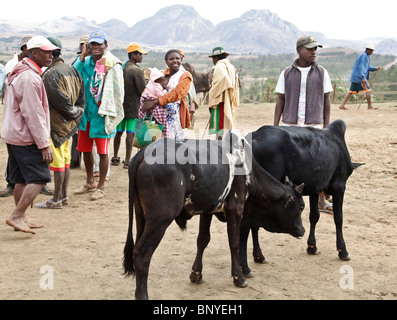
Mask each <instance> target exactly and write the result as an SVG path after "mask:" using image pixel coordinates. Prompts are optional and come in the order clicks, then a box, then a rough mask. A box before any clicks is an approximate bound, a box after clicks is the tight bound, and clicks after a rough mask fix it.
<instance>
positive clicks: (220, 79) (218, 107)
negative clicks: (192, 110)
mask: <svg viewBox="0 0 397 320" xmlns="http://www.w3.org/2000/svg"><path fill="white" fill-rule="evenodd" d="M228 56H229V53H227V52H226V51H225V50H224V49H223V48H222V47H216V48H214V49H213V50H212V54H211V55H210V56H209V57H210V58H212V62H213V64H214V65H215V69H214V76H213V79H212V87H211V89H210V92H209V105H210V112H211V118H210V125H209V128H210V129H209V134H214V133H215V134H216V138H217V139H218V140H222V136H223V134H224V130H225V129H226V130H231V129H233V127H234V124H235V121H236V113H237V109H238V107H239V99H240V96H239V94H240V92H239V90H240V89H239V81H238V74H237V71H236V68H235V67H234V66H233V65H232V64H231V63H230V61H229V59H227V57H228Z"/></svg>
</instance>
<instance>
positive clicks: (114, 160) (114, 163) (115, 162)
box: [110, 157, 120, 166]
mask: <svg viewBox="0 0 397 320" xmlns="http://www.w3.org/2000/svg"><path fill="white" fill-rule="evenodd" d="M110 164H111V165H112V166H118V165H119V164H120V157H118V158H116V157H112V160H111V163H110Z"/></svg>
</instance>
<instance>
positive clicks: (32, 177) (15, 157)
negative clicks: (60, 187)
mask: <svg viewBox="0 0 397 320" xmlns="http://www.w3.org/2000/svg"><path fill="white" fill-rule="evenodd" d="M7 150H8V160H9V162H8V163H9V179H10V183H11V184H25V183H26V184H46V183H48V182H51V172H50V169H49V166H48V164H47V163H45V162H44V161H43V156H42V153H41V151H40V150H39V149H38V148H37V146H36V145H35V144H32V145H30V146H15V145H12V144H7Z"/></svg>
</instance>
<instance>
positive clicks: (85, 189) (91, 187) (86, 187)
mask: <svg viewBox="0 0 397 320" xmlns="http://www.w3.org/2000/svg"><path fill="white" fill-rule="evenodd" d="M95 188H96V184H92V185H89V184H88V183H86V184H85V185H84V186H82V187H81V189H79V190H76V191H75V192H74V194H84V193H87V192H88V191H94V189H95Z"/></svg>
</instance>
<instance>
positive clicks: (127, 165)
mask: <svg viewBox="0 0 397 320" xmlns="http://www.w3.org/2000/svg"><path fill="white" fill-rule="evenodd" d="M129 166H130V162H129V161H123V168H124V169H128V167H129Z"/></svg>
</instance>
